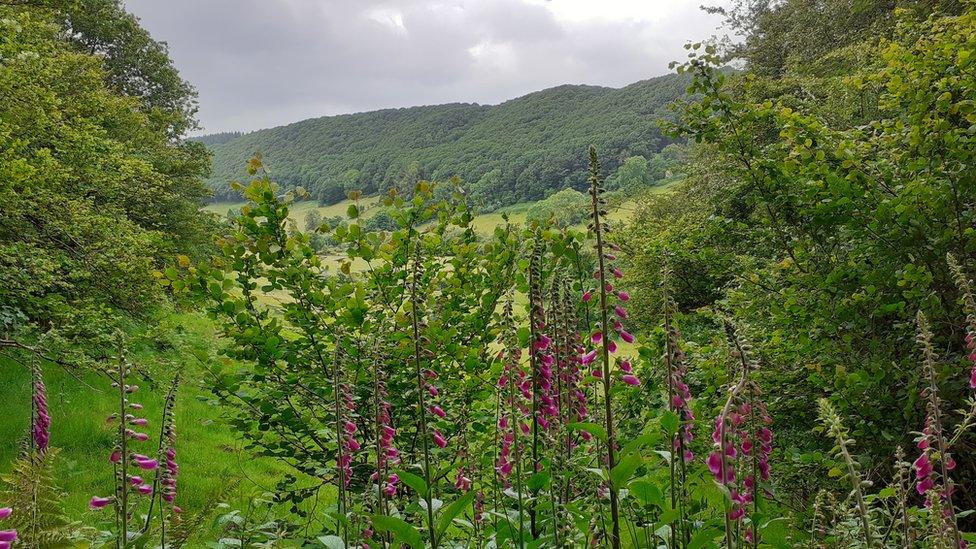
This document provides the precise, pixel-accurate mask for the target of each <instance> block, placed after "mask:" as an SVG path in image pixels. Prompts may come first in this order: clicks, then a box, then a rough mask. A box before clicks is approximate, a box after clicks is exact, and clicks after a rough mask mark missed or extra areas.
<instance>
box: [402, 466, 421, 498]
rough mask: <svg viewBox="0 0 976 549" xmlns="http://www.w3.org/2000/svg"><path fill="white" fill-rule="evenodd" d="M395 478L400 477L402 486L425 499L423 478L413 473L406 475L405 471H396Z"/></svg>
mask: <svg viewBox="0 0 976 549" xmlns="http://www.w3.org/2000/svg"><path fill="white" fill-rule="evenodd" d="M397 476H399V477H400V480H402V481H403V483H404V484H406V485H407V486H409V487H411V488H413V491H414V492H417V494H419V495H420V497H422V498H425V499H426V498H427V490H428V488H427V482H426V481H425V480H424V479H423V478H421V477H419V476H417V475H415V474H413V473H408V472H407V471H397Z"/></svg>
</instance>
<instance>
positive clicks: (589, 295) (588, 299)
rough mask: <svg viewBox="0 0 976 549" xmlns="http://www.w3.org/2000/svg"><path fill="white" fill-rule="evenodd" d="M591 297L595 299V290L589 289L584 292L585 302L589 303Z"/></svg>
mask: <svg viewBox="0 0 976 549" xmlns="http://www.w3.org/2000/svg"><path fill="white" fill-rule="evenodd" d="M591 299H593V291H592V290H587V291H586V293H584V294H583V303H589V301H590V300H591Z"/></svg>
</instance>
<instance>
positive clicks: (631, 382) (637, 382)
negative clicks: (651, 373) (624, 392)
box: [620, 374, 641, 387]
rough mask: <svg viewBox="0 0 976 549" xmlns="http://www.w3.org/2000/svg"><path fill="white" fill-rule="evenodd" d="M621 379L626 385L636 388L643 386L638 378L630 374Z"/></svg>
mask: <svg viewBox="0 0 976 549" xmlns="http://www.w3.org/2000/svg"><path fill="white" fill-rule="evenodd" d="M620 379H621V380H623V382H624V383H626V384H627V385H633V386H635V387H636V386H638V385H640V384H641V382H640V380H639V379H637V377H636V376H633V375H630V374H627V375H625V376H623V377H621V378H620Z"/></svg>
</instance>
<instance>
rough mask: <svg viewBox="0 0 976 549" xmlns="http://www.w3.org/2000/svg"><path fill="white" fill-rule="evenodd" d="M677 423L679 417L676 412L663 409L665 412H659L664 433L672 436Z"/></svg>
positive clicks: (676, 430) (676, 429) (675, 431)
mask: <svg viewBox="0 0 976 549" xmlns="http://www.w3.org/2000/svg"><path fill="white" fill-rule="evenodd" d="M679 423H681V418H679V417H678V414H676V413H674V412H672V411H671V410H665V412H664V413H663V414H661V428H662V429H664V432H665V433H667V434H669V435H672V436H673V435H674V434H675V433H677V432H678V424H679Z"/></svg>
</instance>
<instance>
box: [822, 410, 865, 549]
mask: <svg viewBox="0 0 976 549" xmlns="http://www.w3.org/2000/svg"><path fill="white" fill-rule="evenodd" d="M818 405H819V407H820V420H821V421H823V423H824V425H825V426H826V427H827V433H828V434H829V435H830V437H831V438H833V439H834V444H835V446H834V452H835V453H836V454H837V457H838V458H840V459H841V460H843V461H844V463H845V465H846V466H847V475H846V476H847V478H848V479H850V481H851V487H852V493H853V495H854V501H855V503H856V504H857V515H858V518H859V519H860V521H861V535H862V536H864V543H865V545H866V546H867V547H875V546H876V545H875V542H874V536H873V535H872V533H871V517H870V514H869V509H868V506H867V503H866V502H865V499H864V491H863V490H862V486H864V485H865V484H866V483H865V482H864V481H863V480H861V475H860V474H859V472H858V466H857V462H855V461H854V458H852V457H851V453H850V449H849V448H850V446H851V445H852V444H854V440H853V439H851V438H850V434H849V433H848V431H847V428H846V427H844V423H843V422H842V421H841V418H840V414H838V413H837V411H836V410H835V409H834V407H833V406H832V405H831V404H830V401H829V400H827V399H826V398H821V399H820V401H819V403H818Z"/></svg>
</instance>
